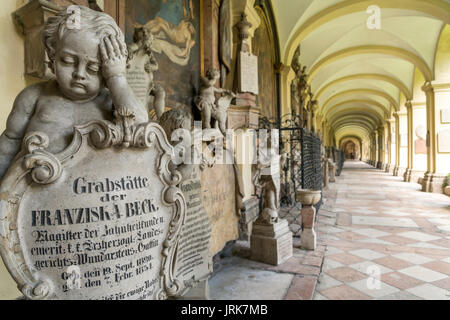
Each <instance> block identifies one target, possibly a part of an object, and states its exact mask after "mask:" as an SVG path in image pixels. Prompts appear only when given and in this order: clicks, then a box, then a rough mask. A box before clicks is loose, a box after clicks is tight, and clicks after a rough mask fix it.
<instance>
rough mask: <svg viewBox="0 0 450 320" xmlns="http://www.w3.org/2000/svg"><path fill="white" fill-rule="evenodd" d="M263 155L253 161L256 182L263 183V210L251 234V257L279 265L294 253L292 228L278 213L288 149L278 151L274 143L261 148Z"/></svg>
mask: <svg viewBox="0 0 450 320" xmlns="http://www.w3.org/2000/svg"><path fill="white" fill-rule="evenodd" d="M262 151H263V152H262V154H263V157H262V158H261V155H260V159H259V162H258V164H256V165H253V166H254V167H253V168H254V169H255V171H254V172H255V173H254V175H253V183H254V184H255V186H256V187H258V186H259V187H262V193H263V210H262V212H261V214H260V216H259V217H258V219H256V221H255V222H254V223H253V228H252V235H251V237H250V250H251V259H252V260H256V261H260V262H264V263H269V264H273V265H279V264H281V263H283V262H285V261H286V260H287V259H289V258H290V257H292V250H293V249H292V232H291V231H290V229H289V223H288V221H287V220H286V219H280V218H279V216H278V205H279V198H280V167H283V166H284V163H285V162H286V159H287V157H286V153H285V154H283V155H282V156H280V155H278V152H276V151H277V150H276V149H275V148H273V147H268V148H264V149H263V150H262Z"/></svg>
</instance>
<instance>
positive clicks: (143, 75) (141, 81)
mask: <svg viewBox="0 0 450 320" xmlns="http://www.w3.org/2000/svg"><path fill="white" fill-rule="evenodd" d="M153 40H154V37H153V35H152V34H151V33H150V31H149V30H148V29H147V28H146V27H144V26H141V25H136V27H135V29H134V35H133V43H132V44H130V45H129V47H128V54H129V55H128V60H127V79H128V82H129V83H130V86H131V88H132V89H133V91H134V93H135V95H136V97H137V98H138V99H139V101H140V102H141V103H142V104H143V105H144V107H145V108H147V107H148V111H149V112H150V111H151V110H154V111H155V114H156V118H157V119H160V118H161V116H162V114H163V113H164V107H165V98H166V92H165V91H164V89H163V88H162V87H161V86H158V85H156V84H155V82H154V78H153V73H154V72H156V71H157V70H158V68H159V67H158V62H157V61H156V59H155V56H154V54H153V51H152V45H153ZM151 100H153V101H151Z"/></svg>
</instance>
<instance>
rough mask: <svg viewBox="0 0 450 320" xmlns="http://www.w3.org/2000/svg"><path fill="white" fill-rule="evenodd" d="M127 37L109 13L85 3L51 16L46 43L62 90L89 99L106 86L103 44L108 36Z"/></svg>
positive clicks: (52, 66)
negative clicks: (101, 43)
mask: <svg viewBox="0 0 450 320" xmlns="http://www.w3.org/2000/svg"><path fill="white" fill-rule="evenodd" d="M109 35H112V36H113V37H117V38H118V39H119V41H121V42H122V44H123V46H125V42H124V36H123V33H122V31H121V30H120V28H119V27H118V26H117V24H116V22H115V21H114V19H113V18H111V17H110V16H109V15H107V14H105V13H102V12H98V11H94V10H91V9H89V8H87V7H83V6H71V7H69V8H68V9H65V10H62V11H61V12H60V13H59V14H58V15H56V16H54V17H50V18H49V19H48V21H47V24H46V26H45V29H44V43H45V48H46V51H47V55H48V57H49V60H50V67H51V69H52V71H53V73H54V74H55V75H56V80H57V82H58V84H59V87H60V90H61V92H62V93H63V94H64V95H65V96H66V97H68V98H69V99H71V100H75V101H86V100H90V99H92V98H94V97H96V96H97V95H98V93H99V92H100V89H101V88H102V86H103V79H102V74H101V65H102V61H101V58H100V53H99V44H100V42H101V41H102V40H103V39H104V38H105V37H106V36H109Z"/></svg>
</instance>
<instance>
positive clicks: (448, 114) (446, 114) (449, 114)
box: [441, 109, 450, 123]
mask: <svg viewBox="0 0 450 320" xmlns="http://www.w3.org/2000/svg"><path fill="white" fill-rule="evenodd" d="M441 123H450V109H442V110H441Z"/></svg>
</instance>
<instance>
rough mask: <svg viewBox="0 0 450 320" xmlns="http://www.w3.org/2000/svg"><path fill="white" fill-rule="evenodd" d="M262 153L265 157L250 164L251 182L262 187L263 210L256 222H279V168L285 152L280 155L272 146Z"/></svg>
mask: <svg viewBox="0 0 450 320" xmlns="http://www.w3.org/2000/svg"><path fill="white" fill-rule="evenodd" d="M263 153H264V154H265V159H260V161H258V163H257V164H254V165H253V166H252V167H253V168H252V169H253V170H252V171H253V177H252V182H253V184H254V185H255V187H257V188H261V189H262V197H263V210H262V212H261V215H260V217H259V218H258V223H260V224H266V225H269V224H274V223H278V222H279V217H278V207H279V202H280V168H283V167H284V166H285V164H286V160H287V154H286V153H284V154H282V155H281V156H280V155H278V153H277V152H276V151H275V150H274V149H273V148H270V149H266V150H265V151H264V152H263ZM276 157H278V159H276ZM261 160H262V161H261ZM277 160H278V161H277ZM272 166H273V167H272ZM269 171H270V172H269Z"/></svg>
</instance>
